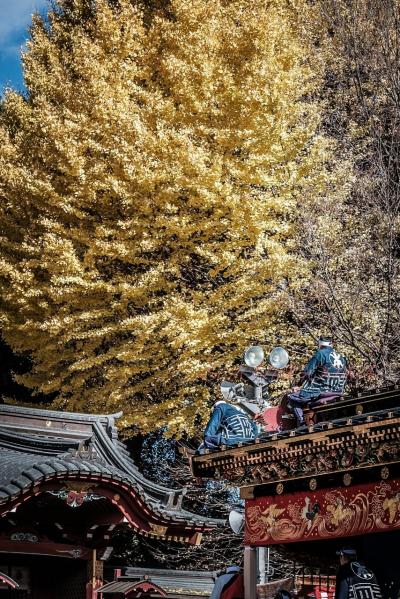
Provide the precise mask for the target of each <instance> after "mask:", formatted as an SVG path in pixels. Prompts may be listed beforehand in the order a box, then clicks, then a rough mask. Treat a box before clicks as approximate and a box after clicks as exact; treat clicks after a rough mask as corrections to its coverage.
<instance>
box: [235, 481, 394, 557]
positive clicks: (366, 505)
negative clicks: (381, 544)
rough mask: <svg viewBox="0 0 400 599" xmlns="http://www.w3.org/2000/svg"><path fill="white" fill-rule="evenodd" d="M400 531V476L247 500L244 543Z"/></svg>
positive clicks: (278, 541)
mask: <svg viewBox="0 0 400 599" xmlns="http://www.w3.org/2000/svg"><path fill="white" fill-rule="evenodd" d="M396 529H400V480H393V481H390V482H389V481H382V482H380V483H372V484H363V485H358V486H354V487H346V488H332V489H321V490H316V491H302V492H298V493H288V494H285V495H272V496H271V495H270V496H264V497H259V498H257V499H247V500H246V528H245V544H246V545H264V546H265V545H274V544H278V543H293V542H295V541H313V540H319V539H334V538H340V537H350V536H356V535H363V534H367V533H372V532H380V531H381V532H383V531H389V530H396Z"/></svg>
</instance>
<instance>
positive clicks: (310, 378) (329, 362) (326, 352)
mask: <svg viewBox="0 0 400 599" xmlns="http://www.w3.org/2000/svg"><path fill="white" fill-rule="evenodd" d="M348 373H349V366H348V362H347V359H346V358H345V357H344V356H343V355H342V354H340V353H339V352H338V351H336V350H335V349H334V348H333V342H332V338H331V337H320V338H319V341H318V350H317V351H316V352H315V354H314V355H313V356H312V358H311V360H310V361H309V362H308V364H307V365H306V367H305V368H304V370H303V372H302V373H301V376H300V384H301V386H300V387H298V388H294V389H293V392H292V393H290V394H289V400H290V401H289V405H290V406H291V407H292V409H293V412H294V414H295V416H296V419H297V426H302V425H303V424H304V415H303V408H304V407H306V406H308V405H310V404H315V403H317V402H318V401H328V400H329V399H334V398H335V397H339V396H341V395H343V393H344V390H345V387H346V381H347V376H348Z"/></svg>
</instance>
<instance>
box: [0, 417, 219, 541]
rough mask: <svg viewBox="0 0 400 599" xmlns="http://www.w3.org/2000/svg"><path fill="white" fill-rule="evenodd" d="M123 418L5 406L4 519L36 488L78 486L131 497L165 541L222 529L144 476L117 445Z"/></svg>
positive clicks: (0, 445) (0, 480)
mask: <svg viewBox="0 0 400 599" xmlns="http://www.w3.org/2000/svg"><path fill="white" fill-rule="evenodd" d="M120 415H121V414H112V415H92V414H77V413H71V412H58V411H50V410H42V409H35V408H25V407H19V406H18V407H17V406H10V405H0V513H2V514H5V513H7V512H8V511H10V510H11V509H13V507H15V502H17V503H18V502H19V503H21V502H22V501H23V500H24V497H26V496H27V495H29V493H30V491H31V490H32V489H33V488H34V487H35V488H40V486H41V485H44V484H47V485H48V484H49V483H51V482H52V481H58V483H60V481H61V482H64V481H67V482H68V481H71V480H74V481H77V480H78V481H88V482H91V481H93V482H96V483H97V484H100V483H101V484H102V485H103V487H104V486H108V487H110V489H112V490H113V492H115V491H116V492H117V494H118V493H120V490H119V489H121V490H122V491H121V493H122V494H123V493H126V494H127V495H128V493H129V495H130V498H131V499H130V501H131V503H132V501H133V500H132V497H133V498H134V503H135V509H138V510H139V512H141V514H142V520H143V519H147V520H149V521H151V522H152V523H153V529H154V531H157V526H158V525H159V527H160V528H161V529H165V530H167V529H168V533H165V530H164V532H163V534H161V535H160V536H165V538H175V536H174V534H173V532H174V528H179V529H180V532H179V533H177V535H176V536H177V537H180V538H181V537H182V535H181V532H182V530H186V532H185V533H184V534H185V535H186V536H187V537H188V539H189V535H190V534H192V535H193V533H194V531H196V534H197V533H199V532H202V531H207V530H210V529H212V528H215V527H216V526H218V525H221V524H222V521H221V520H214V519H207V518H205V517H202V516H199V515H196V514H193V513H191V512H189V511H186V510H185V509H184V508H183V507H182V500H183V497H184V494H185V493H184V491H182V490H176V489H170V488H167V487H164V486H161V485H159V484H156V483H154V482H152V481H150V480H148V479H147V478H145V477H144V476H143V475H142V474H141V473H140V472H139V470H138V468H137V467H136V465H135V464H134V462H133V461H132V459H131V458H130V456H129V453H128V451H127V449H126V447H125V446H124V444H123V443H122V442H121V441H119V439H118V431H117V428H116V426H115V420H116V418H118V417H119V416H120ZM117 496H118V497H119V495H115V497H117ZM132 505H133V504H132ZM128 519H129V518H128ZM150 536H158V535H157V534H154V535H152V534H150ZM181 540H182V538H181ZM183 540H185V539H183ZM192 542H193V541H192Z"/></svg>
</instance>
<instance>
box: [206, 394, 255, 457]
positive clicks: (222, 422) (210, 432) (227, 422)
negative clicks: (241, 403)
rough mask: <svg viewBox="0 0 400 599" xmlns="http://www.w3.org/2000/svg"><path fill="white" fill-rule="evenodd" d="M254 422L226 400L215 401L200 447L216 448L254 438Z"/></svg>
mask: <svg viewBox="0 0 400 599" xmlns="http://www.w3.org/2000/svg"><path fill="white" fill-rule="evenodd" d="M257 433H258V428H257V425H256V423H255V422H254V421H253V420H251V418H249V416H247V415H246V414H245V413H244V412H243V411H242V410H240V409H239V408H236V407H235V406H232V405H231V404H229V403H227V402H226V401H222V400H221V401H217V402H216V403H215V404H214V409H213V412H212V414H211V418H210V420H209V421H208V424H207V426H206V428H205V431H204V443H202V445H201V446H200V448H199V449H200V450H201V449H218V447H220V446H221V445H237V444H238V443H243V442H246V441H252V440H254V439H255V438H256V436H257Z"/></svg>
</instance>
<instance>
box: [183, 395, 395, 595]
mask: <svg viewBox="0 0 400 599" xmlns="http://www.w3.org/2000/svg"><path fill="white" fill-rule="evenodd" d="M307 418H308V426H307V427H303V428H302V429H293V430H287V431H283V432H272V433H264V434H263V435H261V436H260V438H258V439H257V440H256V442H255V443H252V444H248V445H241V446H237V447H229V448H227V447H225V448H224V447H223V448H221V449H220V450H218V451H215V452H207V453H206V454H205V455H199V456H194V457H192V460H191V462H192V471H193V474H194V476H195V477H199V478H214V479H226V480H229V481H231V482H232V484H233V485H235V486H238V487H240V492H241V497H242V498H243V499H244V500H245V533H244V541H245V594H246V599H254V597H255V589H256V583H255V567H256V566H255V555H254V554H255V551H254V548H256V547H257V546H263V547H267V546H270V545H274V544H286V543H298V544H299V549H302V550H304V547H306V545H307V548H308V549H309V550H310V551H313V548H314V549H316V550H317V551H321V550H322V548H324V547H325V549H326V547H329V552H330V554H331V556H332V563H333V564H334V563H335V560H336V556H335V550H336V549H338V548H340V547H341V546H343V545H353V546H355V547H356V548H357V549H358V550H359V552H360V554H361V557H364V558H365V559H366V561H367V563H369V564H370V565H371V567H372V568H373V569H375V571H376V573H377V575H380V577H381V578H380V582H381V585H382V586H383V587H384V588H386V591H387V592H386V596H387V597H391V596H395V594H396V593H398V591H399V589H400V569H399V568H398V561H399V558H398V555H399V549H398V547H399V546H400V390H399V389H398V388H385V389H380V390H375V391H371V392H367V393H363V394H360V395H358V396H357V397H344V398H342V399H340V400H337V401H335V402H334V403H329V404H326V405H321V406H319V407H318V408H316V409H315V410H314V411H313V412H309V413H308V414H307ZM327 543H329V546H328V545H327ZM396 564H397V566H396ZM388 589H389V590H388ZM390 589H391V590H390ZM394 590H395V591H396V593H395V592H394Z"/></svg>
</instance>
